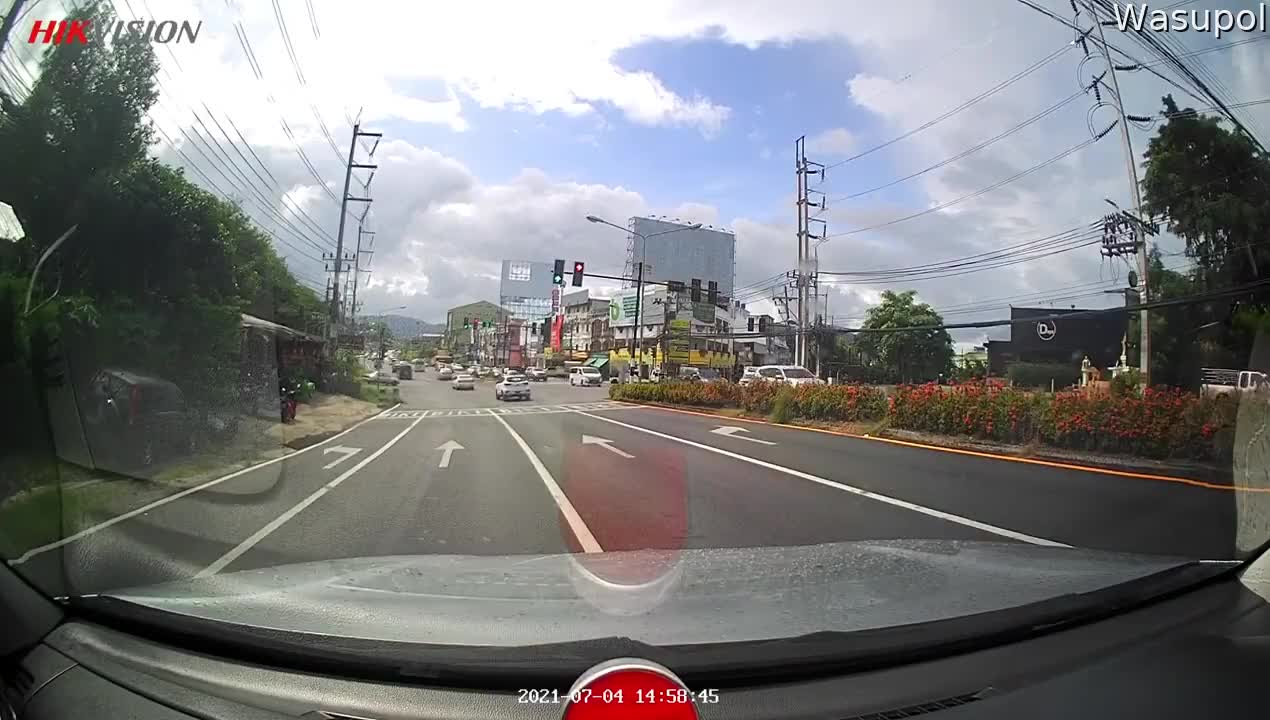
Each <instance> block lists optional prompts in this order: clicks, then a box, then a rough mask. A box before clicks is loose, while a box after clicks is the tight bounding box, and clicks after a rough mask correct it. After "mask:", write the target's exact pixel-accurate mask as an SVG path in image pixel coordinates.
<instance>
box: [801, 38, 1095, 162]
mask: <svg viewBox="0 0 1270 720" xmlns="http://www.w3.org/2000/svg"><path fill="white" fill-rule="evenodd" d="M1072 47H1074V43H1070V42H1068V43H1064V44H1063V46H1062V47H1060V48H1058V49H1057V50H1055V51H1054V52H1052V53H1050V54H1049V55H1046V56H1045V57H1043V58H1041V59H1040V60H1038V61H1036V62H1034V63H1032V64H1031V65H1029V66H1027V67H1026V68H1024V69H1023V70H1021V71H1019V72H1017V73H1015V74H1014V75H1012V76H1010V77H1009V78H1007V79H1005V80H1004V81H1002V82H1000V83H998V84H997V85H995V86H993V87H992V88H989V89H988V90H985V91H984V92H982V93H979V94H978V95H976V96H974V97H972V98H970V99H969V100H967V101H965V102H963V103H962V104H960V105H958V106H957V107H955V108H953V109H951V110H949V111H947V112H945V113H943V114H942V115H939V116H937V117H935V118H933V119H931V120H928V121H927V122H925V123H923V124H921V125H919V126H917V127H915V128H913V129H912V130H909V131H908V132H905V133H902V134H900V135H897V136H896V137H893V138H891V139H890V140H887V141H886V142H883V143H881V144H878V145H874V146H873V147H871V148H869V149H867V150H864V151H862V152H858V153H856V154H855V155H852V156H851V157H848V158H844V159H842V160H839V161H838V162H835V163H831V164H830V165H828V166H826V167H825V169H826V170H829V169H831V168H835V167H838V166H839V165H843V164H845V163H849V162H851V161H852V160H858V159H860V158H862V157H865V156H866V155H871V154H873V153H875V152H877V151H878V150H881V149H883V148H886V147H890V146H891V145H894V144H895V143H897V142H899V141H901V140H903V139H905V138H908V137H912V136H913V135H916V134H917V133H919V132H921V131H923V130H926V129H927V128H930V127H933V126H935V125H937V124H939V123H941V122H943V121H944V120H947V119H948V118H950V117H952V116H953V115H956V114H957V113H959V112H961V111H962V110H965V109H966V108H969V107H971V106H973V105H975V104H977V103H979V102H981V101H983V100H986V99H987V98H989V97H991V96H992V95H995V94H996V93H998V92H1000V91H1002V90H1004V89H1005V88H1007V87H1009V86H1010V85H1013V84H1014V83H1016V82H1018V81H1019V80H1022V79H1023V78H1025V77H1027V76H1028V75H1031V74H1032V73H1034V72H1036V71H1037V70H1039V69H1041V68H1042V67H1044V66H1045V65H1046V64H1048V63H1050V62H1052V61H1053V60H1055V59H1056V58H1058V57H1059V56H1060V55H1062V54H1063V53H1065V52H1067V51H1068V50H1071V49H1072Z"/></svg>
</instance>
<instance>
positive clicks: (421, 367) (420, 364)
mask: <svg viewBox="0 0 1270 720" xmlns="http://www.w3.org/2000/svg"><path fill="white" fill-rule="evenodd" d="M410 366H411V367H413V368H414V369H415V372H424V371H426V370H427V369H428V361H427V360H424V359H423V358H415V359H414V362H412V363H410Z"/></svg>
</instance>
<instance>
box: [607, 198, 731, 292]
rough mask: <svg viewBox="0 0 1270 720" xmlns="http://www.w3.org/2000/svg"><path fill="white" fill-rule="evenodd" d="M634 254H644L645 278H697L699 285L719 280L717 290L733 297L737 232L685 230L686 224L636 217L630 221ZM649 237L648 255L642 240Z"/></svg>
mask: <svg viewBox="0 0 1270 720" xmlns="http://www.w3.org/2000/svg"><path fill="white" fill-rule="evenodd" d="M630 224H631V229H632V230H634V231H635V232H636V233H637V234H638V235H636V236H635V238H634V250H635V257H636V258H640V257H646V258H647V262H648V264H647V266H646V268H645V272H644V279H645V280H656V281H658V282H665V281H667V280H682V281H684V282H685V283H686V282H689V281H691V280H692V278H700V279H701V281H702V282H701V284H702V286H705V285H706V283H708V282H709V281H710V280H714V281H715V282H717V283H719V292H720V293H721V294H722V295H724V296H727V297H731V296H732V279H733V276H734V274H735V271H736V235H735V234H734V233H732V232H730V231H728V230H724V229H722V228H710V227H701V228H698V229H696V230H686V229H684V228H685V226H686V225H688V224H689V223H686V222H672V221H669V220H659V219H656V218H645V217H635V218H631V220H630ZM641 235H642V236H643V237H646V238H648V248H647V254H646V255H644V250H645V249H644V247H643V241H642V240H641V239H640V237H639V236H641Z"/></svg>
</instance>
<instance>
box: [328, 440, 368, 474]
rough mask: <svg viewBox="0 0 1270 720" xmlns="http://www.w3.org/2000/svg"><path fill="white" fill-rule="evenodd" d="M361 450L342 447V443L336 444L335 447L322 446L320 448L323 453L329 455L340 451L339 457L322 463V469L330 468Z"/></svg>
mask: <svg viewBox="0 0 1270 720" xmlns="http://www.w3.org/2000/svg"><path fill="white" fill-rule="evenodd" d="M361 451H362V449H361V448H355V447H344V446H343V445H336V446H335V447H329V448H324V449H323V450H322V454H323V455H330V454H331V453H340V457H339V458H337V459H336V460H334V461H332V462H329V463H327V464H325V465H323V466H322V469H323V470H330V469H331V468H333V467H335V466H336V465H339V464H340V463H342V462H344V461H345V460H347V459H349V458H351V457H353V456H354V455H356V454H357V453H359V452H361Z"/></svg>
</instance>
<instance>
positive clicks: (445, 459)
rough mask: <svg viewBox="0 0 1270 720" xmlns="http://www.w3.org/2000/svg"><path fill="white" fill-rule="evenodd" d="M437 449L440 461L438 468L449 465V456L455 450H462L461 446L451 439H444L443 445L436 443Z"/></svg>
mask: <svg viewBox="0 0 1270 720" xmlns="http://www.w3.org/2000/svg"><path fill="white" fill-rule="evenodd" d="M437 449H438V450H440V451H441V462H440V464H438V465H437V467H439V468H448V467H450V456H451V455H453V454H454V451H455V450H462V449H463V446H462V445H460V444H458V443H457V442H455V441H453V440H446V441H445V443H444V444H443V445H438V446H437Z"/></svg>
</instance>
